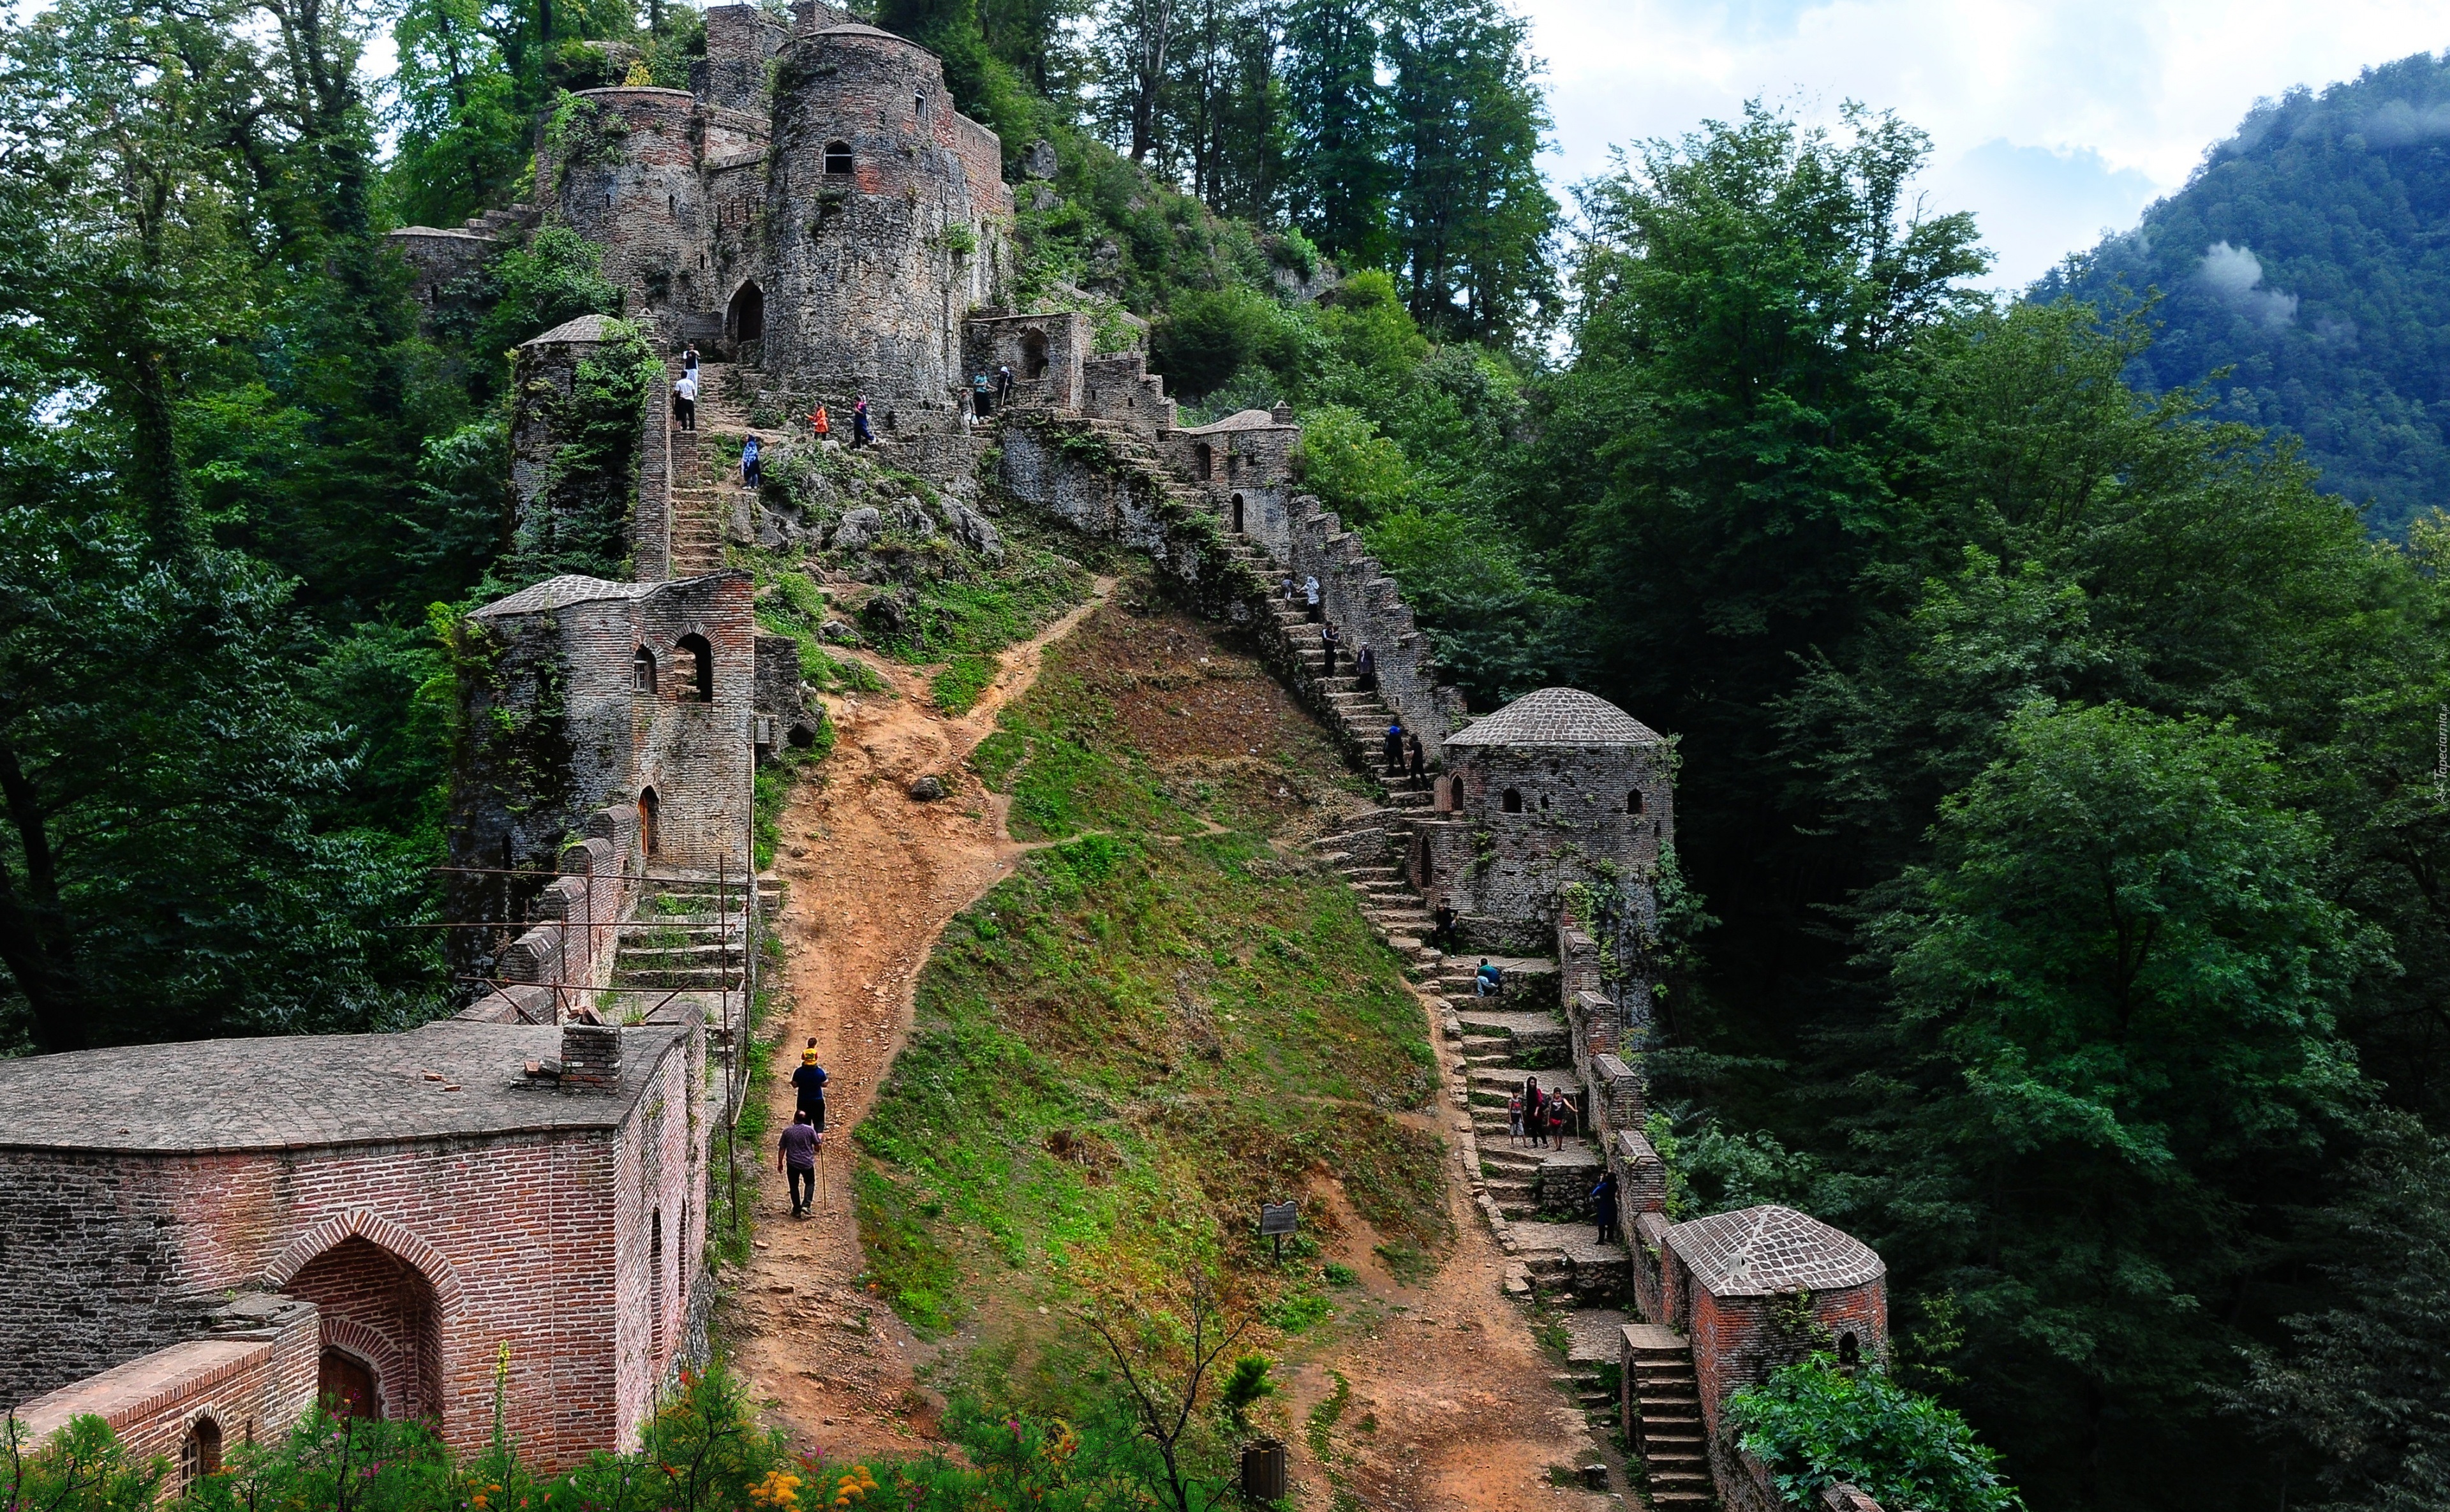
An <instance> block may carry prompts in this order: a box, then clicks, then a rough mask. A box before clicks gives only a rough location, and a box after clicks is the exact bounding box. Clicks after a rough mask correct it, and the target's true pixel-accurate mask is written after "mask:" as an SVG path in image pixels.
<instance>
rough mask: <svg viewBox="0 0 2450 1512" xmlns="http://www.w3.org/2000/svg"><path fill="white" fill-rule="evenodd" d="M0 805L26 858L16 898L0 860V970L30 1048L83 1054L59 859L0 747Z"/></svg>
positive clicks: (27, 786)
mask: <svg viewBox="0 0 2450 1512" xmlns="http://www.w3.org/2000/svg"><path fill="white" fill-rule="evenodd" d="M0 803H5V804H7V806H8V810H9V819H10V824H13V825H14V826H15V827H16V831H17V844H18V848H19V849H21V850H22V851H24V853H25V857H26V895H25V896H24V897H22V898H21V897H19V896H18V893H17V889H16V886H15V884H14V882H13V880H12V879H11V878H10V875H9V867H8V866H7V864H6V863H0V965H6V966H7V967H8V968H9V975H10V976H11V977H13V978H15V979H16V981H17V990H18V991H19V992H22V993H24V994H25V995H26V1001H27V1003H28V1005H29V1006H30V1007H31V1008H32V1009H33V1011H34V1043H35V1044H36V1045H38V1046H40V1047H41V1048H42V1049H43V1050H44V1051H46V1052H52V1053H55V1052H58V1051H62V1050H82V1049H84V1048H85V1047H86V1042H87V1035H86V1021H85V1015H84V1013H83V1012H82V1011H81V1010H80V1007H79V1004H78V1001H77V999H78V993H77V981H76V952H75V946H74V942H73V940H72V939H71V936H70V933H69V930H68V912H67V910H66V909H64V908H63V907H62V906H61V905H60V879H59V862H58V858H57V857H56V856H55V855H53V853H52V851H51V841H50V834H49V830H48V828H47V827H46V826H45V824H44V823H43V810H42V805H41V804H40V803H39V802H37V800H36V796H35V793H34V785H33V784H32V783H31V782H29V781H28V780H27V777H26V772H25V768H24V767H22V766H19V765H18V764H17V753H16V751H15V750H14V749H12V748H11V747H10V746H6V745H0Z"/></svg>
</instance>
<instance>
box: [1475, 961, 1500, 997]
mask: <svg viewBox="0 0 2450 1512" xmlns="http://www.w3.org/2000/svg"><path fill="white" fill-rule="evenodd" d="M1505 986H1506V973H1505V972H1503V971H1501V970H1500V969H1498V968H1497V967H1495V966H1492V965H1490V964H1489V963H1488V957H1487V956H1483V957H1481V958H1480V969H1479V970H1478V971H1475V972H1473V973H1472V974H1471V995H1472V996H1473V997H1475V998H1494V997H1496V996H1497V995H1498V993H1499V992H1500V991H1501V990H1502V989H1503V988H1504V987H1505Z"/></svg>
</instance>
